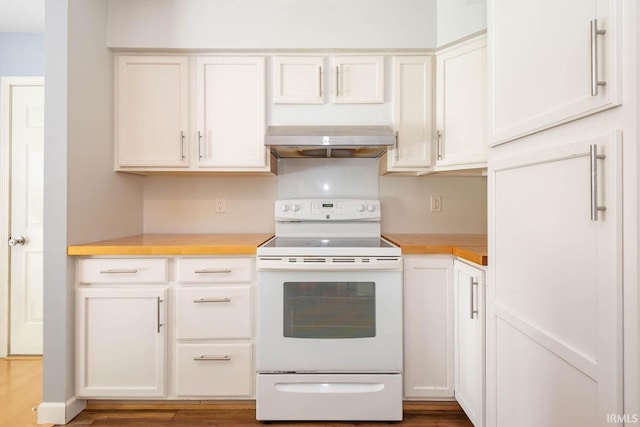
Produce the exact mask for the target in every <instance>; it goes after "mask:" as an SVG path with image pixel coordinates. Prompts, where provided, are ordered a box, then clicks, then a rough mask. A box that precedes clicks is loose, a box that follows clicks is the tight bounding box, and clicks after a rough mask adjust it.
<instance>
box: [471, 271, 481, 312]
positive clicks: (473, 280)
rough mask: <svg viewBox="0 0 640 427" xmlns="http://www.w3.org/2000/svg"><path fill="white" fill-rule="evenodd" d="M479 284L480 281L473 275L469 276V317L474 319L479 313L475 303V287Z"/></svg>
mask: <svg viewBox="0 0 640 427" xmlns="http://www.w3.org/2000/svg"><path fill="white" fill-rule="evenodd" d="M474 286H475V287H477V286H478V281H477V280H475V279H474V278H473V277H469V318H470V319H471V320H473V318H474V316H475V315H476V314H478V313H479V312H478V310H476V305H475V304H474V300H475V298H474V297H473V287H474Z"/></svg>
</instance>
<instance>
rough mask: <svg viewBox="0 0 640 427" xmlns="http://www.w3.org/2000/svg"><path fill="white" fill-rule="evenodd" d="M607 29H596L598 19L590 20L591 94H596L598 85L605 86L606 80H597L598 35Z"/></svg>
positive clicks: (604, 32)
mask: <svg viewBox="0 0 640 427" xmlns="http://www.w3.org/2000/svg"><path fill="white" fill-rule="evenodd" d="M606 33H607V30H599V29H598V20H597V19H594V20H592V21H591V40H590V41H591V96H598V86H606V85H607V82H604V81H601V80H598V36H602V35H604V34H606Z"/></svg>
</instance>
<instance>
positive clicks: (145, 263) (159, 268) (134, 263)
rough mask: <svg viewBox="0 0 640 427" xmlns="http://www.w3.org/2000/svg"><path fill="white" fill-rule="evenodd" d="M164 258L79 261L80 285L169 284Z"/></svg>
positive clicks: (78, 274)
mask: <svg viewBox="0 0 640 427" xmlns="http://www.w3.org/2000/svg"><path fill="white" fill-rule="evenodd" d="M167 262H168V261H167V259H164V258H134V257H129V258H85V259H80V260H78V267H77V268H78V270H77V276H78V282H79V283H96V284H101V283H114V284H116V283H127V284H129V283H167V280H168V277H167Z"/></svg>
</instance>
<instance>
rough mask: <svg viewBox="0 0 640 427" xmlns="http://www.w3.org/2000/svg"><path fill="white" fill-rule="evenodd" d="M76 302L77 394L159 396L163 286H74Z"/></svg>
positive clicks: (162, 377) (162, 386) (163, 345)
mask: <svg viewBox="0 0 640 427" xmlns="http://www.w3.org/2000/svg"><path fill="white" fill-rule="evenodd" d="M76 304H77V307H76V327H77V337H76V393H77V395H78V396H80V397H123V398H124V397H161V396H164V394H165V369H166V363H165V354H166V318H167V316H166V306H167V290H166V289H158V288H144V289H142V288H126V287H121V288H80V289H78V291H77V299H76Z"/></svg>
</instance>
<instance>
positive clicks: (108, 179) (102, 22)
mask: <svg viewBox="0 0 640 427" xmlns="http://www.w3.org/2000/svg"><path fill="white" fill-rule="evenodd" d="M45 15H46V22H47V28H46V39H45V43H46V46H45V52H46V56H45V60H46V64H47V67H46V71H45V79H46V83H45V85H46V97H45V154H44V155H45V168H44V178H45V186H44V194H45V196H44V210H45V218H44V242H45V245H44V252H45V258H44V278H45V279H44V374H43V402H45V403H60V402H62V403H64V402H66V401H67V400H68V399H70V398H72V397H73V396H74V395H75V393H74V342H75V338H74V330H75V328H74V322H75V317H74V309H75V292H74V283H75V269H74V259H73V257H68V256H67V255H66V253H67V245H70V244H77V243H80V242H87V241H93V240H101V239H107V238H112V237H121V236H125V235H131V234H137V233H141V232H142V181H143V179H142V178H141V177H138V176H134V175H127V174H118V173H114V172H113V71H112V70H113V63H112V56H111V52H110V51H109V49H107V47H106V45H105V40H106V23H107V4H106V1H104V0H47V2H46V4H45Z"/></svg>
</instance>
